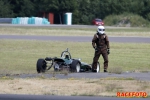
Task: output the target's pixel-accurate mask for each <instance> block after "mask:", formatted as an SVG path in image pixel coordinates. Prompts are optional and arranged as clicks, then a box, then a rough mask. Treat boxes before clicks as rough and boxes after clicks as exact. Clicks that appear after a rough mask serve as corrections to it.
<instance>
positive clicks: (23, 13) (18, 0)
mask: <svg viewBox="0 0 150 100" xmlns="http://www.w3.org/2000/svg"><path fill="white" fill-rule="evenodd" d="M10 4H11V6H12V9H13V12H14V14H15V17H30V16H33V15H35V13H36V12H35V10H36V9H35V8H34V4H33V2H32V0H11V1H10Z"/></svg>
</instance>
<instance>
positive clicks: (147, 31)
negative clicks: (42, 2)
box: [0, 26, 150, 37]
mask: <svg viewBox="0 0 150 100" xmlns="http://www.w3.org/2000/svg"><path fill="white" fill-rule="evenodd" d="M105 28H106V33H107V35H108V36H144V37H150V28H137V27H132V28H130V27H128V28H126V27H122V28H117V27H105ZM96 29H97V27H96V26H95V27H94V26H93V28H80V29H78V28H68V29H67V28H55V29H54V28H41V27H0V35H4V34H8V35H52V36H90V37H91V36H93V35H94V34H95V33H96Z"/></svg>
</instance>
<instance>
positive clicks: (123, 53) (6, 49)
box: [0, 40, 150, 74]
mask: <svg viewBox="0 0 150 100" xmlns="http://www.w3.org/2000/svg"><path fill="white" fill-rule="evenodd" d="M110 46H111V49H110V55H109V68H113V67H114V68H115V67H121V68H122V70H123V71H134V70H141V71H145V70H146V71H147V70H149V69H150V61H149V60H150V44H144V43H140V44H139V43H138V44H137V43H110ZM66 48H69V51H70V52H71V54H72V57H73V58H81V60H82V61H83V62H87V63H89V64H91V63H92V60H93V56H94V49H93V48H92V46H91V42H57V41H53V42H52V41H35V40H30V41H28V40H0V59H1V60H0V68H1V70H0V73H1V74H2V73H3V74H10V73H11V74H14V73H15V74H16V73H36V62H37V60H38V58H45V57H60V54H61V52H62V51H63V50H65V49H66ZM99 61H100V63H101V70H102V69H103V59H102V56H101V57H100V60H99Z"/></svg>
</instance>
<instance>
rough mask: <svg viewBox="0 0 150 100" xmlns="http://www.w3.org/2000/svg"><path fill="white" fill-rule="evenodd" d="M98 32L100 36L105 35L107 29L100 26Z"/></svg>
mask: <svg viewBox="0 0 150 100" xmlns="http://www.w3.org/2000/svg"><path fill="white" fill-rule="evenodd" d="M97 32H98V33H99V34H104V33H105V28H104V26H98V28H97Z"/></svg>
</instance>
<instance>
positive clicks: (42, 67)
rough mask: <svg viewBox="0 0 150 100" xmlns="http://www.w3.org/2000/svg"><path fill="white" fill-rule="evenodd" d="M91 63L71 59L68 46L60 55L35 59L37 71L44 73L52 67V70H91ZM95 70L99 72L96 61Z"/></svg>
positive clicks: (98, 65)
mask: <svg viewBox="0 0 150 100" xmlns="http://www.w3.org/2000/svg"><path fill="white" fill-rule="evenodd" d="M91 65H92V64H87V63H85V62H81V59H73V58H72V57H71V54H70V52H69V50H68V48H67V49H66V50H65V51H63V52H62V53H61V56H60V57H53V58H51V57H46V58H45V59H43V58H40V59H38V60H37V64H36V69H37V72H38V73H44V72H46V71H47V70H49V69H51V68H54V71H62V70H68V71H70V72H77V73H79V72H86V71H89V72H90V71H92V66H91ZM96 72H97V73H98V72H100V64H99V62H98V63H97V69H96Z"/></svg>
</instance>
